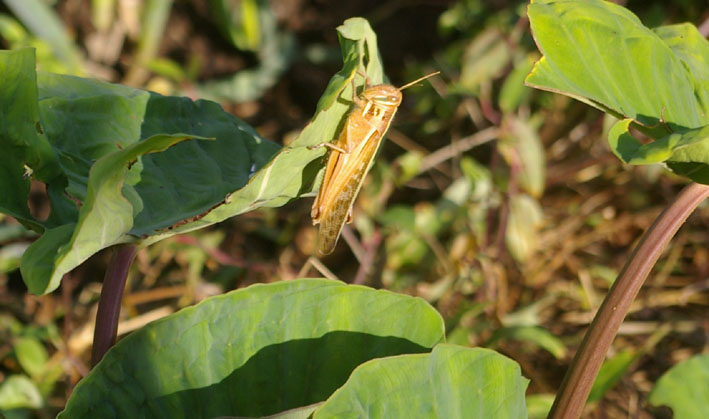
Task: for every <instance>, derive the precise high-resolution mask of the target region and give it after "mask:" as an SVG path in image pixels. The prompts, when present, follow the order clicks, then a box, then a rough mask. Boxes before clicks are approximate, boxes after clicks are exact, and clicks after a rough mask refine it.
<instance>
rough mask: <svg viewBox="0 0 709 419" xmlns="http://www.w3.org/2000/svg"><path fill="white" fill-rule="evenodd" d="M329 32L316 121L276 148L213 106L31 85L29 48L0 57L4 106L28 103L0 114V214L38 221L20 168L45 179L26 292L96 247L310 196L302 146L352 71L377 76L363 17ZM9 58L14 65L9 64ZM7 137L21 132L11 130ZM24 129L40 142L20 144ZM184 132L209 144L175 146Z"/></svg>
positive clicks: (341, 94) (321, 134)
mask: <svg viewBox="0 0 709 419" xmlns="http://www.w3.org/2000/svg"><path fill="white" fill-rule="evenodd" d="M338 31H339V35H340V43H341V46H342V53H343V57H344V58H343V60H344V67H343V70H342V71H340V72H339V73H337V74H336V75H335V76H334V77H333V78H332V80H331V81H330V84H329V85H328V87H327V89H326V91H325V93H324V95H323V97H322V98H321V100H320V102H319V103H318V106H317V110H316V114H315V117H314V119H313V121H312V122H311V123H310V124H309V125H308V126H307V127H306V128H305V129H304V130H303V132H302V133H301V135H300V136H299V137H298V139H296V141H295V142H294V143H293V144H292V145H291V146H289V147H286V148H283V149H281V151H280V152H278V149H279V147H278V146H277V145H275V144H273V143H270V142H268V141H265V140H263V139H262V138H260V137H259V136H258V135H257V134H256V132H255V131H254V130H253V129H252V128H251V127H249V126H248V125H246V124H245V123H243V122H242V121H240V120H238V119H237V118H235V117H233V116H231V115H229V114H227V113H226V112H224V111H223V110H222V109H221V107H220V106H219V105H217V104H215V103H212V102H209V101H196V102H193V101H191V100H189V99H186V98H177V97H164V96H160V95H157V94H153V93H148V92H145V91H143V90H138V89H133V88H130V87H127V86H120V85H111V84H107V83H101V82H98V81H95V80H90V79H82V78H78V77H71V76H61V75H56V74H40V75H39V77H38V87H36V86H35V84H34V81H33V80H34V61H33V56H32V54H31V51H29V50H25V51H24V52H22V54H24V55H21V56H19V55H17V54H19V53H12V54H14V55H12V54H2V55H0V70H3V72H2V73H0V80H2V83H3V85H4V84H7V85H9V86H21V87H22V91H19V90H13V89H8V90H3V91H2V93H0V95H2V96H0V100H1V101H2V103H3V109H5V107H7V108H8V109H10V108H12V109H15V107H16V106H15V103H16V102H17V101H18V100H19V99H21V100H22V101H24V102H20V103H24V104H25V108H27V111H26V112H24V113H23V112H19V111H17V112H15V113H7V116H6V117H7V118H10V123H9V124H8V126H9V127H12V128H13V130H14V131H9V130H7V132H3V137H2V141H3V143H7V142H8V141H9V142H10V144H13V146H14V147H15V148H13V149H8V152H7V153H6V158H8V159H9V161H10V162H11V163H12V165H8V166H7V167H9V168H10V169H8V170H11V172H10V173H8V176H7V177H6V178H7V180H6V178H5V177H3V179H2V182H6V183H7V185H3V186H6V190H10V191H16V192H13V193H12V194H11V195H8V198H7V199H4V200H3V201H0V204H3V205H0V210H2V211H3V212H8V213H10V214H12V215H15V216H17V217H18V218H19V219H21V220H23V221H24V222H26V223H30V222H33V223H36V224H37V223H38V222H37V221H35V220H32V219H31V217H30V216H29V212H28V211H27V209H26V195H27V191H28V189H27V188H28V183H27V180H26V179H24V178H23V177H22V172H21V171H22V170H23V163H24V164H26V165H27V166H29V167H30V168H31V169H33V170H35V172H36V173H39V174H41V175H42V176H41V177H40V176H39V175H38V176H37V177H38V179H40V180H43V181H45V182H46V183H47V184H48V185H47V188H48V193H49V197H50V200H51V206H52V213H51V214H50V217H49V219H48V220H47V221H46V222H45V223H44V226H42V225H39V224H37V226H38V227H37V228H38V229H39V230H41V229H42V227H44V228H47V229H49V230H48V231H51V232H52V234H51V237H42V238H40V240H38V241H37V242H35V243H34V244H33V245H32V246H30V248H29V249H28V251H27V253H26V254H25V256H24V257H23V261H22V274H23V278H24V280H25V282H26V283H27V285H28V288H29V289H30V290H31V291H32V292H34V293H46V292H50V291H52V290H53V289H55V288H56V287H57V286H58V285H59V282H60V280H61V277H62V276H63V275H64V274H65V273H66V272H68V271H70V270H71V269H73V268H74V267H76V266H78V265H79V264H81V263H82V262H83V261H85V260H86V259H87V258H88V257H90V256H91V255H92V254H94V253H96V252H98V251H99V250H101V249H103V248H106V247H109V246H112V245H115V244H119V243H136V244H138V245H140V246H147V245H149V244H151V243H154V242H155V241H158V240H161V239H163V238H166V237H169V236H171V235H174V234H177V233H183V232H187V231H191V230H195V229H199V228H203V227H205V226H209V225H211V224H214V223H217V222H220V221H223V220H225V219H227V218H229V217H233V216H235V215H238V214H241V213H244V212H247V211H250V210H252V209H255V208H258V207H262V206H270V207H275V206H280V205H283V204H284V203H286V202H288V201H290V200H291V199H293V198H296V197H298V196H300V195H302V194H304V193H308V192H310V191H311V190H312V188H313V186H314V185H313V182H314V180H315V179H316V175H317V173H318V171H319V170H320V169H321V167H322V163H321V159H320V157H322V156H323V154H324V153H325V150H324V149H318V150H310V149H308V147H307V146H310V145H315V144H318V143H322V142H323V141H329V140H331V139H333V138H334V137H335V136H336V133H337V130H338V128H339V127H340V126H341V122H342V120H343V118H344V117H345V116H346V114H347V112H348V111H349V109H350V106H351V98H352V87H351V83H350V81H351V80H352V79H353V78H354V77H355V75H356V73H357V71H358V69H365V71H366V73H367V76H368V77H369V79H370V82H372V83H380V82H381V81H382V79H383V70H382V65H381V58H380V57H379V53H378V51H377V44H376V36H375V34H374V33H373V32H372V30H371V28H370V26H369V24H368V23H367V21H366V20H364V19H361V18H353V19H349V20H347V21H346V22H345V24H344V25H343V26H341V27H339V28H338ZM18 57H20V58H22V60H24V61H23V63H22V67H21V68H22V69H23V71H15V70H14V69H15V68H17V65H16V64H17V63H16V62H15V61H16V60H17V59H18ZM365 64H366V65H365ZM6 76H7V77H6ZM357 82H358V83H357V84H360V85H361V84H362V83H363V82H364V80H363V78H361V77H358V78H357ZM37 102H38V103H39V106H37ZM10 104H12V107H11V106H10ZM37 108H38V109H37ZM37 114H38V115H37ZM3 116H5V113H3ZM40 119H41V124H40V123H39V121H40ZM3 127H5V124H3ZM15 132H21V134H22V135H15V136H14V137H13V135H14V133H15ZM32 136H34V137H36V138H38V139H37V140H33V141H34V142H35V143H37V144H32V143H30V144H29V145H27V144H26V143H27V142H28V141H29V140H28V138H29V139H31V138H32ZM15 137H18V138H19V140H17V139H16V138H15ZM187 138H201V139H212V140H211V141H182V140H184V139H187ZM20 140H22V141H24V143H22V142H21V141H20ZM143 143H145V144H144V145H141V144H143ZM177 143H179V144H177ZM16 144H20V146H16ZM49 144H51V147H49ZM15 150H16V151H15ZM33 153H34V154H33ZM25 156H28V157H25ZM40 157H42V158H41V159H40ZM99 164H100V165H102V167H101V169H98V168H97V167H96V166H97V165H99ZM50 169H51V170H50ZM6 201H7V204H5V202H6ZM70 226H71V227H70ZM70 228H72V229H73V230H72V231H69V229H70Z"/></svg>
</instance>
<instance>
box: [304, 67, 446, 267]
mask: <svg viewBox="0 0 709 419" xmlns="http://www.w3.org/2000/svg"><path fill="white" fill-rule="evenodd" d="M439 73H440V72H438V71H437V72H435V73H431V74H428V75H426V76H423V77H421V78H419V79H416V80H414V81H412V82H411V83H407V84H405V85H403V86H401V87H394V86H392V85H389V84H379V85H375V86H368V80H367V79H366V78H365V83H364V90H363V91H362V93H361V95H359V96H358V95H357V89H356V88H355V85H354V78H353V79H352V102H353V103H354V107H353V109H352V112H350V114H349V115H348V116H347V120H346V121H345V125H344V127H343V128H342V132H340V136H339V137H338V138H337V140H336V141H335V142H334V143H323V144H319V145H317V146H315V147H314V148H317V147H328V148H329V149H330V156H329V157H328V160H327V166H326V168H325V175H324V176H323V180H322V184H321V186H320V190H319V191H318V195H317V197H316V198H315V202H313V208H312V210H311V212H310V216H311V217H312V219H313V225H316V224H320V231H319V232H318V252H319V253H320V254H321V255H327V254H330V253H332V251H333V250H334V249H335V244H336V243H337V239H338V238H339V237H340V232H341V231H342V227H343V226H344V225H345V222H347V223H349V222H351V221H352V205H353V204H354V201H355V198H357V194H359V190H360V188H361V187H362V183H363V181H364V177H365V175H366V174H367V172H368V171H369V169H370V167H371V166H372V162H373V161H374V156H375V155H376V153H377V149H379V145H380V144H381V142H382V140H383V139H384V135H385V134H386V132H387V130H388V129H389V125H390V124H391V121H392V119H393V118H394V114H395V113H396V110H397V109H398V108H399V105H400V104H401V98H402V95H401V91H402V90H404V89H406V88H408V87H411V86H413V85H415V84H416V83H418V82H420V81H422V80H425V79H427V78H429V77H433V76H435V75H436V74H439Z"/></svg>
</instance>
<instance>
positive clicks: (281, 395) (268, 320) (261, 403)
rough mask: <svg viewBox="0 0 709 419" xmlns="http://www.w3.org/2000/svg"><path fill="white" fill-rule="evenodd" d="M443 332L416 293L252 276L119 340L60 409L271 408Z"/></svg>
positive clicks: (191, 412)
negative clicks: (254, 280) (250, 281)
mask: <svg viewBox="0 0 709 419" xmlns="http://www.w3.org/2000/svg"><path fill="white" fill-rule="evenodd" d="M443 337H444V330H443V320H442V318H441V317H440V315H439V314H438V313H437V312H436V311H435V310H434V309H433V308H432V307H431V306H429V305H428V304H427V303H426V302H425V301H423V300H422V299H420V298H413V297H409V296H405V295H399V294H394V293H391V292H388V291H375V290H372V289H370V288H366V287H361V286H352V285H344V284H342V283H340V282H337V281H330V280H295V281H285V282H278V283H274V284H269V285H253V286H251V287H248V288H246V289H242V290H238V291H234V292H231V293H228V294H225V295H222V296H218V297H214V298H210V299H208V300H206V301H204V302H202V303H200V304H198V305H197V306H194V307H190V308H187V309H184V310H182V311H180V312H178V313H176V314H174V315H171V316H168V317H167V318H164V319H162V320H159V321H156V322H154V323H152V324H150V325H148V326H146V327H144V328H142V329H140V330H138V331H137V332H135V333H133V334H131V335H130V336H128V337H126V338H125V339H123V340H121V341H120V342H118V344H117V345H116V346H114V347H113V348H112V349H111V350H110V351H109V352H108V353H107V354H106V356H105V357H104V358H103V360H102V361H101V362H100V363H99V364H98V365H97V366H96V367H95V368H94V370H93V371H92V372H91V373H90V374H89V375H88V376H87V377H86V378H84V379H83V380H82V381H81V382H80V383H79V385H78V386H77V387H76V389H75V390H74V392H73V394H72V396H71V398H70V400H69V402H68V403H67V406H66V410H65V411H64V412H63V413H62V414H61V415H60V417H67V418H82V417H87V418H89V417H90V418H95V417H170V418H179V417H215V416H221V415H230V416H264V415H270V414H274V413H278V412H282V411H285V410H287V409H292V408H296V407H300V406H306V405H310V404H313V403H316V402H320V401H322V400H325V399H326V398H327V397H328V396H329V395H330V394H332V392H333V391H335V389H337V388H338V387H340V386H341V385H342V384H343V383H344V382H345V381H346V380H347V377H348V376H349V375H350V372H351V371H352V370H353V369H354V368H355V367H356V366H357V365H359V364H361V363H362V362H365V361H367V360H369V359H372V358H377V357H384V356H391V355H398V354H404V353H420V352H426V351H428V350H430V348H432V347H433V346H434V345H435V344H436V343H438V342H440V341H441V340H442V339H443Z"/></svg>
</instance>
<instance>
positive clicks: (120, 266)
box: [91, 244, 138, 366]
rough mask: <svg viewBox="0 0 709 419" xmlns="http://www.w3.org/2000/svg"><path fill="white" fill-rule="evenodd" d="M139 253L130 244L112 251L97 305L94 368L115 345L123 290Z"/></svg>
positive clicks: (92, 359)
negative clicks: (129, 271)
mask: <svg viewBox="0 0 709 419" xmlns="http://www.w3.org/2000/svg"><path fill="white" fill-rule="evenodd" d="M137 250H138V249H137V247H136V246H135V245H128V244H126V245H119V246H117V247H116V248H115V249H114V250H113V255H112V256H111V261H110V262H109V263H108V268H107V269H106V276H105V277H104V279H103V287H102V288H101V298H100V299H99V302H98V312H97V313H96V327H95V328H94V342H93V347H92V348H91V366H94V365H96V364H98V362H99V361H100V360H101V358H103V355H104V354H105V353H106V351H108V350H109V349H110V348H111V346H113V344H114V343H116V335H117V333H118V316H119V314H120V313H121V299H122V298H123V288H124V287H125V285H126V278H127V277H128V270H129V269H130V265H131V264H132V263H133V259H134V258H135V254H136V252H137Z"/></svg>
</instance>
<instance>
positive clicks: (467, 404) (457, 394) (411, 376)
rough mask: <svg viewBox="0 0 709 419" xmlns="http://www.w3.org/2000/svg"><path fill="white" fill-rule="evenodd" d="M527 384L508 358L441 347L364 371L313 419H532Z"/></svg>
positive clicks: (367, 365) (369, 366) (357, 372)
mask: <svg viewBox="0 0 709 419" xmlns="http://www.w3.org/2000/svg"><path fill="white" fill-rule="evenodd" d="M527 384H528V380H527V379H525V378H523V377H522V375H521V372H520V368H519V365H517V363H515V362H514V361H512V360H510V359H509V358H506V357H504V356H503V355H500V354H498V353H496V352H494V351H491V350H489V349H483V348H472V349H471V348H465V347H462V346H456V345H448V344H440V345H437V346H436V347H435V348H434V349H433V352H431V353H430V354H417V355H401V356H394V357H389V358H383V359H375V360H372V361H369V362H367V363H365V364H363V365H361V366H359V367H358V368H357V369H355V370H354V372H353V373H352V376H351V377H350V379H349V380H348V381H347V383H345V385H344V386H342V388H340V389H339V390H337V391H336V392H335V394H333V395H332V396H331V397H330V398H329V399H328V400H327V401H326V402H325V403H324V404H323V405H322V406H321V407H319V408H318V409H317V410H316V411H315V414H314V415H313V418H316V419H317V418H393V417H397V418H428V417H438V418H526V417H527V409H526V406H525V398H524V393H525V389H526V388H527ZM492 389H494V391H491V390H492Z"/></svg>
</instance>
